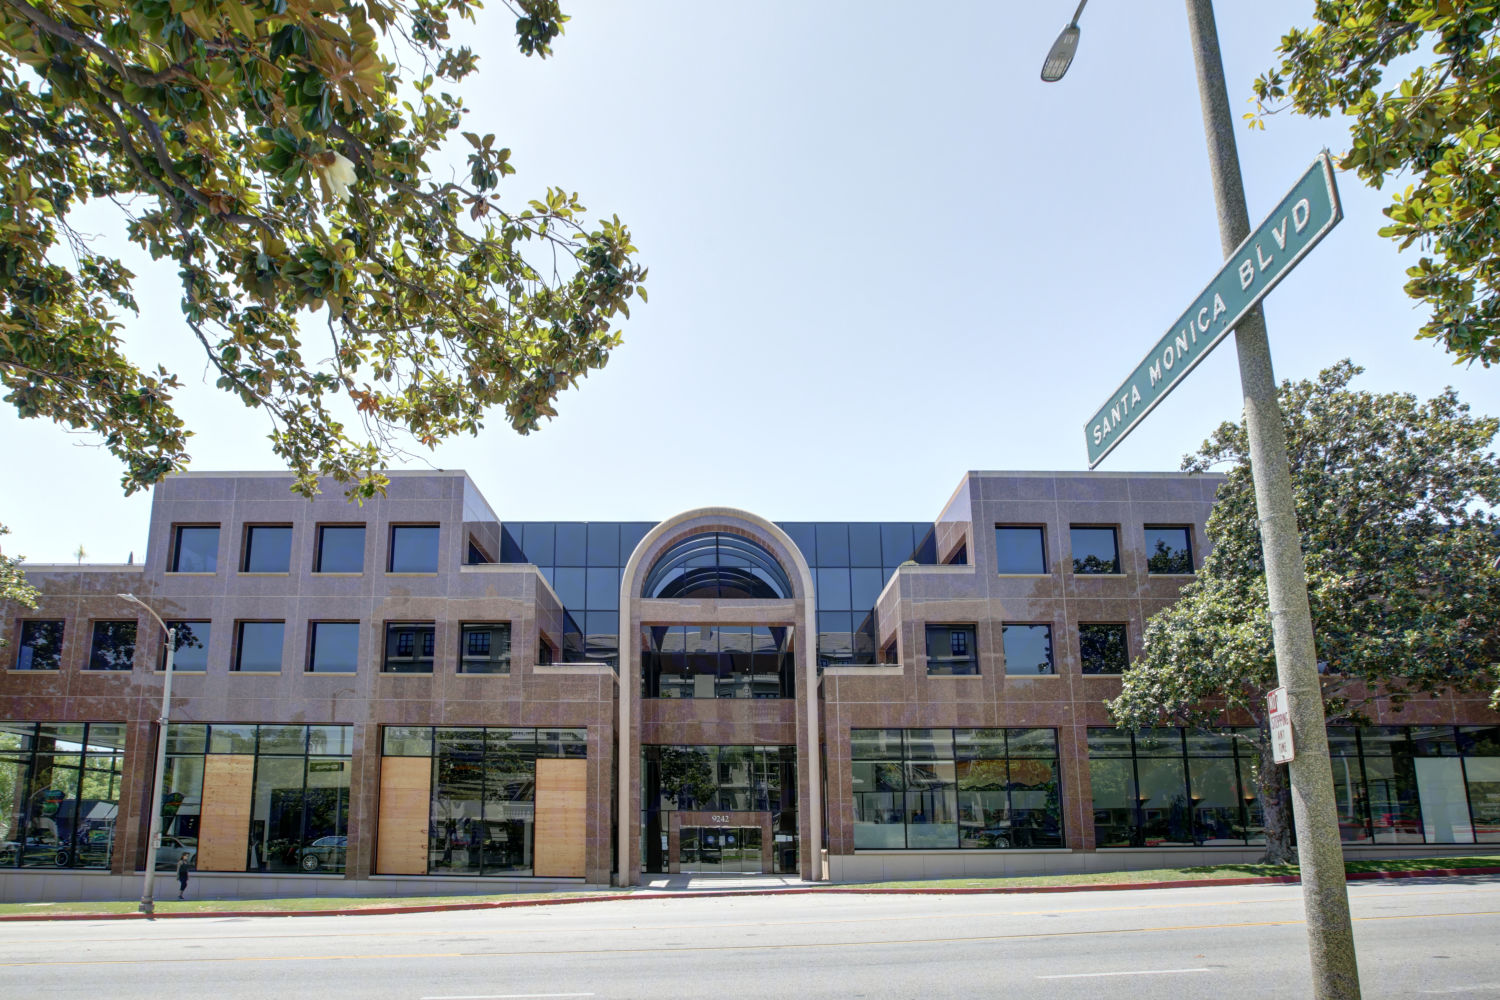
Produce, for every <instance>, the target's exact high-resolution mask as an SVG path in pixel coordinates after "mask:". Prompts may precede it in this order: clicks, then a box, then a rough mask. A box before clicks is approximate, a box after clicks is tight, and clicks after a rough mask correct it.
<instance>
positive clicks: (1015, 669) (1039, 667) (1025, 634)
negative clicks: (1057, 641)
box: [1000, 625, 1056, 676]
mask: <svg viewBox="0 0 1500 1000" xmlns="http://www.w3.org/2000/svg"><path fill="white" fill-rule="evenodd" d="M1000 631H1001V633H1002V640H1003V641H1004V643H1005V672H1006V673H1007V674H1021V675H1031V676H1037V675H1040V674H1051V673H1055V672H1056V671H1055V670H1054V669H1053V666H1052V626H1051V625H1005V626H1002V627H1001V630H1000Z"/></svg>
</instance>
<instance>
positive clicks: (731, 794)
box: [641, 746, 799, 873]
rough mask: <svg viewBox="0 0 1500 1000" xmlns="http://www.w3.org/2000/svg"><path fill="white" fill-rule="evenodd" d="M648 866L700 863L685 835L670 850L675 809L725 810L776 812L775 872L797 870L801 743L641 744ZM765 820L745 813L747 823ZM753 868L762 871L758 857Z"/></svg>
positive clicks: (665, 867) (645, 868) (643, 824)
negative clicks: (676, 848) (673, 852)
mask: <svg viewBox="0 0 1500 1000" xmlns="http://www.w3.org/2000/svg"><path fill="white" fill-rule="evenodd" d="M641 799H642V802H641V805H642V809H641V869H642V871H647V872H665V871H668V870H670V866H671V864H672V863H674V862H683V861H687V862H689V863H694V862H696V861H697V860H698V859H697V858H694V857H690V856H689V853H688V852H689V851H691V850H693V849H694V848H693V845H691V844H689V843H688V842H687V841H686V839H684V840H683V841H682V842H681V843H680V845H679V849H680V851H681V852H682V853H681V854H679V856H678V857H677V858H672V857H671V856H670V848H671V829H672V815H673V813H675V812H679V811H688V812H703V811H708V810H721V811H724V812H739V813H750V814H754V813H769V814H770V818H771V840H772V844H771V870H772V871H773V872H778V873H791V872H795V871H797V845H798V842H799V841H798V834H797V748H796V747H792V746H643V747H641ZM752 824H754V825H759V820H758V819H757V818H755V817H754V816H753V815H750V816H745V817H744V822H743V824H738V823H734V824H731V825H743V826H746V827H749V826H751V825H752ZM749 870H753V871H760V870H761V868H760V866H759V865H758V864H755V863H754V862H753V861H751V862H750V865H749Z"/></svg>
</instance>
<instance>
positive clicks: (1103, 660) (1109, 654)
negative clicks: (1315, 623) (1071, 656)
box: [1078, 625, 1130, 674]
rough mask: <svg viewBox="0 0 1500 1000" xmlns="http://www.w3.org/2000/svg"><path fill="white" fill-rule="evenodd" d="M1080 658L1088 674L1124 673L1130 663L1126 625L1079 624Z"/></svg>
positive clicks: (1084, 670)
mask: <svg viewBox="0 0 1500 1000" xmlns="http://www.w3.org/2000/svg"><path fill="white" fill-rule="evenodd" d="M1078 658H1079V660H1080V661H1082V663H1083V672H1084V673H1086V674H1123V673H1124V672H1125V668H1126V667H1128V666H1129V665H1130V647H1129V646H1128V645H1127V644H1126V641H1125V626H1124V625H1080V626H1078Z"/></svg>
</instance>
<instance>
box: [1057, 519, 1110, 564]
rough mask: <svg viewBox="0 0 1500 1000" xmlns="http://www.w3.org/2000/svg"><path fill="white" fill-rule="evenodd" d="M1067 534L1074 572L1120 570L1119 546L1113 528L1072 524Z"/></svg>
mask: <svg viewBox="0 0 1500 1000" xmlns="http://www.w3.org/2000/svg"><path fill="white" fill-rule="evenodd" d="M1068 534H1069V536H1070V538H1071V541H1072V547H1073V572H1074V573H1118V572H1120V546H1119V544H1118V539H1117V537H1116V535H1115V529H1114V528H1085V527H1080V526H1078V525H1076V524H1075V525H1073V526H1072V527H1071V528H1070V529H1069V531H1068Z"/></svg>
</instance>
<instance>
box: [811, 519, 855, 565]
mask: <svg viewBox="0 0 1500 1000" xmlns="http://www.w3.org/2000/svg"><path fill="white" fill-rule="evenodd" d="M817 532H818V565H819V566H847V565H849V526H848V525H846V524H820V525H818V528H817Z"/></svg>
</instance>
